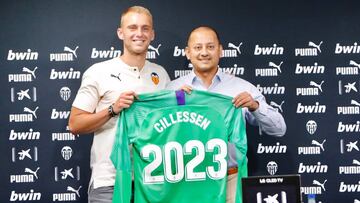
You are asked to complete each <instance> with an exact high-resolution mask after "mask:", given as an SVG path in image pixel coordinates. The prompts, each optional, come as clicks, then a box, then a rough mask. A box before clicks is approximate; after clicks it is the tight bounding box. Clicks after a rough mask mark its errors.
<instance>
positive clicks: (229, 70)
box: [219, 64, 245, 76]
mask: <svg viewBox="0 0 360 203" xmlns="http://www.w3.org/2000/svg"><path fill="white" fill-rule="evenodd" d="M219 70H220V71H221V72H223V73H226V74H230V75H234V76H239V75H244V72H245V68H244V67H238V65H237V64H234V66H233V67H220V66H219Z"/></svg>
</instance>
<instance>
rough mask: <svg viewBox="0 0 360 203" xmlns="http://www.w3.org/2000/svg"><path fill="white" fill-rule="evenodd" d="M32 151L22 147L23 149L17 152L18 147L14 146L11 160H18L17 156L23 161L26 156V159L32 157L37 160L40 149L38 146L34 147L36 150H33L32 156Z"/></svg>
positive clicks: (31, 158)
mask: <svg viewBox="0 0 360 203" xmlns="http://www.w3.org/2000/svg"><path fill="white" fill-rule="evenodd" d="M30 152H31V149H30V148H29V149H21V151H19V152H16V148H15V147H12V149H11V160H12V162H16V160H17V158H16V157H18V159H19V160H20V161H22V160H24V159H25V158H26V159H30V160H34V161H37V160H38V149H37V147H34V150H33V154H32V155H33V156H31V154H30Z"/></svg>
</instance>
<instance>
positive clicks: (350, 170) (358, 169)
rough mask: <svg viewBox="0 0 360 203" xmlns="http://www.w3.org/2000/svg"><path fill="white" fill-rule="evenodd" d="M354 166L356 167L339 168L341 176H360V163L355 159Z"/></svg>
mask: <svg viewBox="0 0 360 203" xmlns="http://www.w3.org/2000/svg"><path fill="white" fill-rule="evenodd" d="M352 164H354V166H339V174H344V175H354V174H360V162H359V161H358V160H356V159H353V161H352Z"/></svg>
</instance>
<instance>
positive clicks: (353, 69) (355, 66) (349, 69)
mask: <svg viewBox="0 0 360 203" xmlns="http://www.w3.org/2000/svg"><path fill="white" fill-rule="evenodd" d="M349 65H352V66H345V67H343V66H338V67H336V75H359V69H360V64H359V63H358V62H355V61H353V60H350V62H349Z"/></svg>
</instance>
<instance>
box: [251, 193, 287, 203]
mask: <svg viewBox="0 0 360 203" xmlns="http://www.w3.org/2000/svg"><path fill="white" fill-rule="evenodd" d="M278 197H279V194H274V195H270V194H268V195H267V196H266V197H265V198H263V197H262V193H261V192H258V193H256V203H287V201H286V200H287V195H286V192H284V191H281V193H280V202H279V200H277V198H278ZM263 200H264V201H263Z"/></svg>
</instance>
